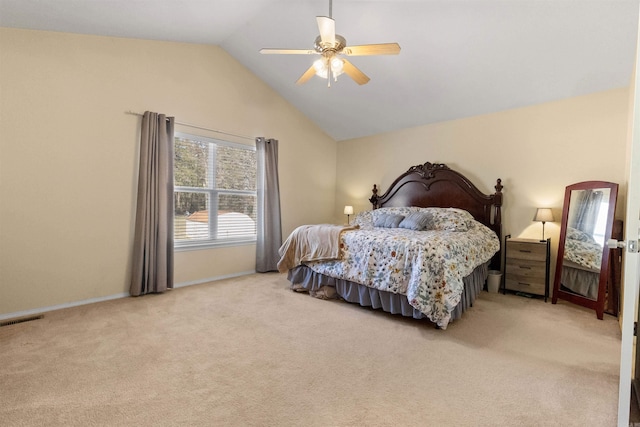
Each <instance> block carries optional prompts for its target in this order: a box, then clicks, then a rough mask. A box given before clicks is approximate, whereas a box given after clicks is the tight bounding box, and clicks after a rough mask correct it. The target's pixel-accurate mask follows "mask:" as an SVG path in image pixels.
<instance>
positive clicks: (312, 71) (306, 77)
mask: <svg viewBox="0 0 640 427" xmlns="http://www.w3.org/2000/svg"><path fill="white" fill-rule="evenodd" d="M315 74H316V69H315V67H314V66H313V65H312V66H311V67H309V69H308V70H307V71H305V72H304V74H303V75H302V76H300V78H299V79H298V81H297V82H296V84H297V85H301V84H304V83H306V82H307V81H309V79H310V78H311V77H313V76H314V75H315Z"/></svg>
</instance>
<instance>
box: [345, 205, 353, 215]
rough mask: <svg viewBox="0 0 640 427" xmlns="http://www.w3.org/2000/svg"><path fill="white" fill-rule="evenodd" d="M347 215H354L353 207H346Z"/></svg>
mask: <svg viewBox="0 0 640 427" xmlns="http://www.w3.org/2000/svg"><path fill="white" fill-rule="evenodd" d="M344 214H345V215H353V206H345V207H344Z"/></svg>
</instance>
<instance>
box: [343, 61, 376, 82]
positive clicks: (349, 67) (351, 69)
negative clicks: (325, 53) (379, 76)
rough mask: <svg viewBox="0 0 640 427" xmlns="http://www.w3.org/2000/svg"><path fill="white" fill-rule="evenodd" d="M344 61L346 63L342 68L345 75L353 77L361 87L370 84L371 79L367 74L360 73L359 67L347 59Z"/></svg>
mask: <svg viewBox="0 0 640 427" xmlns="http://www.w3.org/2000/svg"><path fill="white" fill-rule="evenodd" d="M342 61H343V62H344V65H343V68H342V69H343V71H344V73H345V74H346V75H347V76H349V77H351V78H352V79H353V81H355V82H356V83H358V84H359V85H363V84H366V83H368V82H369V80H371V79H370V78H369V77H367V75H366V74H365V73H363V72H362V71H360V70H359V69H358V67H356V66H355V65H353V64H352V63H351V62H349V61H347V60H346V59H343V60H342Z"/></svg>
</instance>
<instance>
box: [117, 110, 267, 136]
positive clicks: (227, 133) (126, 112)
mask: <svg viewBox="0 0 640 427" xmlns="http://www.w3.org/2000/svg"><path fill="white" fill-rule="evenodd" d="M125 114H131V115H133V116H140V117H142V116H144V114H140V113H136V112H135V111H125ZM174 123H175V124H176V125H180V126H186V127H190V128H194V129H202V130H207V131H209V132H215V133H221V134H223V135H229V136H235V137H238V138H244V139H248V140H249V141H255V140H256V139H255V138H252V137H250V136H246V135H238V134H235V133H229V132H224V131H221V130H217V129H210V128H206V127H203V126H198V125H192V124H189V123H183V122H174Z"/></svg>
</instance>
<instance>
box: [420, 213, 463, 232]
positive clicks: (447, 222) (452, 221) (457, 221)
mask: <svg viewBox="0 0 640 427" xmlns="http://www.w3.org/2000/svg"><path fill="white" fill-rule="evenodd" d="M420 211H421V212H428V213H430V214H431V215H432V220H431V223H430V225H429V230H437V231H468V230H469V228H470V227H472V223H473V222H474V219H473V216H472V215H471V214H470V213H469V212H467V211H465V210H463V209H457V208H423V209H421V210H420Z"/></svg>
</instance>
